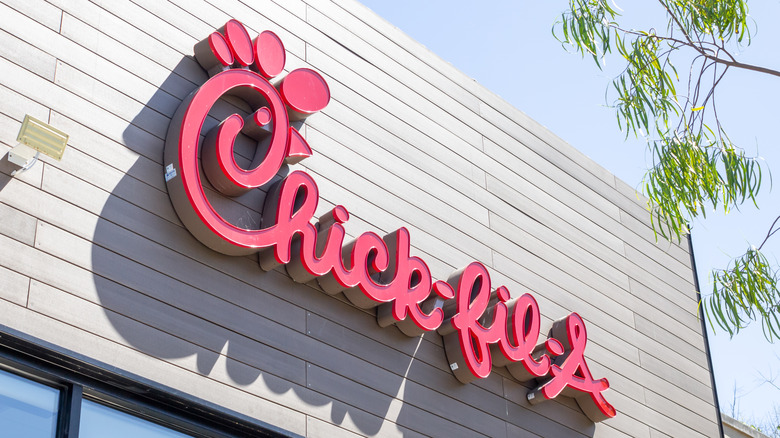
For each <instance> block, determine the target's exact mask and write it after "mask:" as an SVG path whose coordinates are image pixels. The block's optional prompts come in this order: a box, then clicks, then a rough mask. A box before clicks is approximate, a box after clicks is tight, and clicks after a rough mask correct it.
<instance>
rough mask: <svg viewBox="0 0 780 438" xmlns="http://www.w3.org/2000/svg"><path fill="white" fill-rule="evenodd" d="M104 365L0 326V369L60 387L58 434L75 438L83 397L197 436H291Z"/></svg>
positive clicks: (280, 430) (273, 437)
mask: <svg viewBox="0 0 780 438" xmlns="http://www.w3.org/2000/svg"><path fill="white" fill-rule="evenodd" d="M106 368H107V367H99V366H96V365H94V364H91V363H88V362H86V361H85V360H83V359H79V358H75V357H72V356H69V355H65V354H62V353H59V352H56V351H54V350H52V349H49V348H45V347H42V346H40V345H39V344H37V343H35V342H32V341H29V340H26V339H23V338H21V337H18V336H14V335H10V334H7V333H5V332H3V331H0V369H2V370H4V371H7V372H10V373H13V374H16V375H18V376H21V377H23V378H26V379H29V380H31V381H34V382H38V383H41V384H44V385H47V386H50V387H53V388H56V389H59V390H60V399H59V412H58V415H57V433H56V434H55V436H56V437H57V438H78V430H79V423H80V419H81V402H82V400H84V399H87V400H91V401H93V402H96V403H99V404H102V405H105V406H108V407H110V408H112V409H116V410H118V411H121V412H124V413H127V414H130V415H133V416H136V417H139V418H141V419H143V420H146V421H150V422H152V423H156V424H159V425H161V426H164V427H167V428H170V429H172V430H175V431H179V432H182V433H185V434H189V435H192V436H193V437H198V438H200V437H203V438H212V437H213V438H220V437H237V438H240V437H253V438H254V437H267V438H278V437H291V436H293V435H290V434H289V432H286V431H284V430H282V429H279V428H277V427H274V426H272V425H269V424H265V423H258V422H257V421H256V420H255V421H252V420H251V419H247V418H243V417H240V416H237V415H231V414H230V413H227V412H224V411H221V410H219V409H218V408H214V407H210V406H207V405H206V404H204V403H201V402H197V401H193V400H192V399H189V398H185V397H182V396H179V395H176V394H173V392H172V391H166V390H164V389H161V388H159V387H156V386H152V385H151V384H148V383H144V382H143V379H141V378H129V377H127V376H122V375H119V374H117V373H115V372H111V371H108V370H107V369H106ZM204 378H205V377H204Z"/></svg>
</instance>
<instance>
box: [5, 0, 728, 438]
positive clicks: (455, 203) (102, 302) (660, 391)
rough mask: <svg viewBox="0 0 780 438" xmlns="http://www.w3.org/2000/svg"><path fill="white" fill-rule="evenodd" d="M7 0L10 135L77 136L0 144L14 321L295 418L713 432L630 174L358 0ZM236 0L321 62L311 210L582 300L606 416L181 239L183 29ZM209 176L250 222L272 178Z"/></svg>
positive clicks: (480, 431)
mask: <svg viewBox="0 0 780 438" xmlns="http://www.w3.org/2000/svg"><path fill="white" fill-rule="evenodd" d="M1 3H2V4H0V147H2V150H1V151H0V153H5V152H7V151H8V150H9V149H10V148H11V147H12V146H14V145H15V144H16V134H17V132H18V130H19V126H20V123H21V121H22V119H23V118H24V115H25V114H30V115H32V116H34V117H36V118H38V119H41V120H43V121H47V122H48V123H50V124H51V125H53V126H55V127H56V128H58V129H61V130H63V131H65V132H66V133H68V134H69V135H70V140H69V146H68V148H67V150H66V151H65V154H64V157H63V158H62V161H59V162H57V161H54V160H52V159H49V158H47V157H43V158H42V163H39V164H37V165H35V166H34V167H33V168H32V169H31V170H29V171H27V172H24V173H21V174H18V175H16V176H15V177H11V176H10V173H11V171H12V170H14V169H15V167H13V166H12V165H11V164H9V163H8V161H7V159H5V158H4V159H3V161H2V162H0V171H2V174H0V218H1V219H0V234H2V235H0V285H2V286H1V287H0V298H2V299H1V300H0V331H2V332H4V333H8V334H12V335H15V336H19V337H22V338H24V339H28V340H30V341H32V342H34V343H36V344H39V345H41V346H43V347H45V348H49V349H52V350H54V351H57V352H60V353H63V354H65V355H68V356H71V357H73V358H75V359H77V360H80V361H84V362H86V363H90V364H95V365H98V366H100V367H103V368H105V369H107V370H110V371H112V372H116V373H119V374H122V375H125V376H129V377H132V378H134V379H137V380H139V381H142V382H144V383H145V384H149V385H152V386H154V387H156V388H161V389H164V390H167V391H170V392H173V393H176V394H178V395H181V396H183V397H185V398H188V399H191V400H193V401H197V402H199V403H205V404H207V405H209V406H213V407H215V409H217V410H219V411H224V412H228V413H231V414H233V415H237V416H238V417H241V418H245V419H247V420H248V421H253V422H260V423H265V424H270V425H273V426H275V427H278V428H280V429H282V430H284V431H286V432H288V433H291V434H299V435H305V436H335V435H338V436H350V435H352V434H354V435H382V436H396V435H403V436H426V435H428V436H479V435H485V436H491V437H503V436H522V437H526V436H540V437H569V436H571V437H583V436H587V437H617V436H636V437H648V438H649V437H653V438H656V437H663V436H673V437H682V436H685V437H687V436H690V437H712V436H716V435H717V434H718V425H717V418H716V410H715V408H714V406H713V403H714V402H713V392H712V388H711V378H710V370H709V368H708V364H707V357H706V353H705V345H704V341H703V338H702V333H701V324H700V321H699V320H698V318H697V302H696V292H695V290H694V284H693V274H692V272H691V262H690V256H689V248H688V245H687V242H686V241H685V240H683V241H682V242H681V243H668V242H665V241H661V242H659V243H656V241H655V238H654V234H653V231H652V229H651V228H650V226H649V219H648V214H647V211H646V210H645V208H644V201H643V200H642V199H638V198H637V196H636V194H635V192H634V190H633V188H631V187H629V186H627V185H626V184H625V183H623V182H621V181H619V180H617V179H616V178H615V177H614V176H613V175H611V174H610V173H609V172H607V171H606V170H604V169H603V168H601V167H600V166H599V165H598V164H596V163H594V162H592V161H591V160H590V159H588V158H587V157H585V156H584V155H583V154H581V153H579V152H578V151H576V150H575V149H573V148H572V147H571V146H569V145H568V144H566V143H564V142H563V141H562V140H560V139H559V138H557V137H556V136H555V135H554V134H553V133H551V132H549V131H547V130H546V129H545V128H544V127H542V126H540V125H539V124H538V123H536V122H534V121H533V120H531V119H530V118H528V117H527V116H526V115H524V114H523V113H522V112H521V111H519V110H517V109H515V108H513V107H511V106H510V105H509V104H507V103H506V102H504V101H503V100H501V99H500V98H499V97H497V96H496V95H494V94H492V93H491V92H490V91H488V90H486V89H484V88H483V87H481V86H480V85H478V84H476V83H475V82H474V81H472V80H471V79H469V78H467V77H466V76H465V75H463V74H462V73H460V72H458V71H456V70H455V69H454V68H453V67H452V66H450V65H449V64H447V63H446V62H444V61H442V60H441V59H439V58H437V57H436V56H435V55H433V54H432V53H430V52H429V51H427V50H426V49H425V48H423V47H422V46H421V45H419V44H418V43H416V42H414V41H412V40H410V39H409V38H408V37H407V36H405V35H404V34H403V33H401V32H400V31H399V30H398V29H395V28H393V27H392V26H390V25H389V24H388V23H386V22H384V21H383V20H381V19H380V18H378V17H377V16H375V15H374V14H373V13H372V12H371V11H369V10H368V9H366V8H365V7H363V6H362V5H360V4H358V3H356V2H354V1H351V0H333V1H331V0H321V1H316V2H315V1H309V2H306V1H300V0H276V1H268V0H265V1H238V0H222V1H216V0H208V1H207V0H187V1H184V0H170V1H161V0H134V1H133V2H130V1H101V0H94V1H92V2H88V1H84V0H48V1H45V2H44V1H42V0H37V1H28V0H2V2H1ZM231 18H235V19H238V20H240V21H241V22H243V23H244V24H245V25H246V26H247V28H249V30H250V34H251V35H252V36H254V35H257V34H258V33H259V32H261V31H263V30H266V29H268V30H272V31H274V32H276V33H277V34H278V35H279V36H280V37H281V39H282V41H283V42H284V44H285V47H286V49H287V65H286V71H288V72H289V71H291V70H293V69H295V68H298V67H310V68H312V69H314V70H316V71H318V72H320V73H321V74H322V75H323V76H324V77H325V78H326V80H327V83H328V85H329V86H330V90H331V94H332V99H331V102H330V104H329V105H328V106H327V108H325V109H324V110H323V111H322V112H321V113H318V114H315V115H313V116H311V117H310V118H309V119H307V120H306V122H305V123H304V124H302V125H301V127H300V130H301V133H302V134H303V136H304V137H305V138H306V139H307V141H308V143H309V144H310V145H311V147H312V148H313V150H314V155H313V156H312V157H311V158H309V159H306V160H304V161H302V162H301V163H300V164H296V165H294V166H292V169H304V170H306V171H307V172H308V173H310V174H311V175H312V176H313V177H314V178H315V179H316V181H317V184H318V186H319V188H320V197H321V200H320V204H319V209H318V212H320V213H324V212H326V211H328V210H329V209H331V208H332V207H333V206H334V205H337V204H341V205H344V206H346V207H347V208H348V209H349V211H350V213H351V215H352V216H351V219H350V221H349V223H348V225H347V232H348V233H349V234H350V235H351V236H357V235H359V234H360V233H362V232H364V231H375V232H377V233H378V234H380V235H383V234H386V233H389V232H392V231H394V230H396V229H398V228H399V227H402V226H405V227H407V228H408V229H409V231H410V233H411V240H412V247H413V250H412V254H413V255H418V256H420V257H421V258H423V259H425V261H426V262H428V265H429V266H430V268H431V272H432V274H433V277H434V278H435V279H443V280H446V279H447V278H448V276H450V274H452V273H453V272H454V271H456V270H457V269H459V268H461V267H463V266H465V265H466V264H468V263H470V262H472V261H480V262H482V263H484V264H485V265H486V266H487V267H488V269H489V271H490V274H491V277H492V279H493V285H494V287H495V286H498V285H506V286H507V287H508V288H509V290H510V291H511V292H512V295H513V296H519V295H521V294H523V293H526V292H529V293H531V294H533V295H534V297H535V298H536V299H537V301H538V302H539V307H540V309H541V313H542V317H543V323H542V326H543V329H542V332H543V333H546V332H547V330H548V329H549V327H550V325H551V323H552V321H554V320H556V319H559V318H561V317H564V316H566V315H568V314H569V313H571V312H577V313H578V314H579V315H581V316H582V318H583V319H584V321H585V323H586V325H587V329H588V341H589V342H588V344H587V349H586V351H585V357H586V359H587V360H588V364H589V365H590V369H591V371H592V372H593V375H594V377H596V378H600V377H606V378H608V379H609V382H610V386H611V389H610V390H609V391H607V392H606V393H605V396H606V398H607V400H608V401H609V402H610V403H612V404H613V405H614V406H615V408H616V409H617V411H618V414H617V416H616V417H615V418H612V419H609V420H606V421H603V422H600V423H593V422H591V421H590V420H588V418H587V417H586V416H585V415H584V414H583V413H582V411H581V410H580V409H579V407H578V406H577V404H576V403H575V402H574V400H573V399H570V398H565V397H558V398H557V399H555V400H551V401H548V402H545V403H541V404H538V405H535V406H531V405H529V403H528V402H527V401H526V398H525V394H526V392H527V390H528V388H530V386H531V385H527V384H526V385H523V384H520V383H519V382H517V381H516V380H514V379H513V378H512V377H511V376H510V375H509V374H508V373H507V371H506V370H505V369H502V368H494V370H493V372H492V373H491V375H490V376H489V377H488V378H486V379H483V380H481V381H478V382H474V383H471V384H465V385H464V384H461V383H459V382H458V381H457V380H456V379H455V378H454V377H453V375H452V373H451V372H450V370H449V367H448V362H447V358H446V355H445V353H444V349H443V343H442V338H441V336H439V335H437V334H436V333H433V332H432V333H427V334H425V335H424V336H422V337H420V338H409V337H406V336H405V335H403V334H401V333H400V332H399V331H398V330H397V329H396V328H394V327H389V328H381V327H379V326H378V325H377V323H376V319H375V316H374V313H373V311H365V310H360V309H358V308H356V307H354V306H353V305H351V304H349V302H348V301H347V300H346V299H345V298H344V297H343V296H342V295H337V296H336V297H330V296H327V295H325V294H323V293H322V292H320V291H319V290H318V289H317V287H316V286H315V285H313V284H306V285H302V284H297V283H294V282H293V281H292V280H291V279H290V278H289V277H288V276H287V275H286V273H285V272H284V269H283V268H282V269H277V270H274V271H271V272H263V271H262V270H260V268H259V267H258V264H257V257H256V256H247V257H230V256H225V255H222V254H218V253H216V252H214V251H212V250H210V249H209V248H207V247H205V246H204V245H202V244H201V243H199V242H198V241H197V240H195V239H194V238H193V237H192V235H191V234H190V233H189V232H188V231H187V230H186V229H185V228H184V227H183V226H182V224H181V222H180V221H179V219H178V217H177V215H176V213H175V212H174V210H173V207H172V206H171V203H170V200H169V198H168V195H167V191H166V184H165V180H164V163H163V144H164V139H165V136H166V132H167V129H168V124H169V122H170V119H171V117H172V116H173V114H174V112H175V111H176V109H177V107H178V106H179V104H180V102H181V101H182V99H184V98H185V97H186V96H187V95H188V94H189V93H190V92H191V91H193V90H194V89H196V88H197V87H198V86H200V85H201V84H203V82H205V80H206V79H207V75H206V73H205V72H204V71H203V70H202V69H201V67H200V66H199V65H198V64H197V62H196V61H195V60H194V58H193V46H194V44H195V43H197V42H198V41H200V40H202V39H204V38H205V37H207V36H208V35H209V34H211V33H212V32H213V31H214V30H215V29H217V28H219V27H220V26H222V25H223V24H224V23H225V22H226V21H227V20H229V19H231ZM230 104H231V102H228V103H227V104H226V105H225V107H224V108H217V109H216V110H215V114H214V115H215V116H219V115H226V114H229V111H232V109H231V107H230ZM232 104H234V105H236V106H237V107H238V108H239V109H241V103H240V102H232ZM208 123H209V124H210V125H213V124H215V123H216V119H214V120H210V121H209V122H208ZM238 153H239V155H240V156H239V161H241V160H245V161H246V160H248V157H249V153H250V151H249V150H247V149H246V148H242V147H239V150H238ZM210 196H211V198H212V200H213V202H214V203H215V204H219V206H220V208H222V209H223V211H225V212H226V215H227V216H231V215H232V216H231V217H232V220H234V221H235V222H236V223H238V224H244V225H247V226H250V227H251V226H259V218H260V211H259V210H260V208H259V207H258V206H260V205H262V200H263V198H264V197H265V192H264V191H263V190H254V191H252V192H251V193H249V194H247V195H244V196H242V197H241V198H238V199H234V200H225V199H221V198H219V197H218V196H216V195H214V194H212V195H210ZM247 211H249V213H247Z"/></svg>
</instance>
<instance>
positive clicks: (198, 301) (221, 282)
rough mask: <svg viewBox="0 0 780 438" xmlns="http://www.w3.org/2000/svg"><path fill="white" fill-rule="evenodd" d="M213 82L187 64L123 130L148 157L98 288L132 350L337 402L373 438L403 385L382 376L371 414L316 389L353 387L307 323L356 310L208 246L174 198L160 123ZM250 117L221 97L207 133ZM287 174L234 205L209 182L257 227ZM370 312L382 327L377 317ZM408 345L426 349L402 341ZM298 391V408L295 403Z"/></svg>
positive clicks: (341, 417)
mask: <svg viewBox="0 0 780 438" xmlns="http://www.w3.org/2000/svg"><path fill="white" fill-rule="evenodd" d="M207 79H208V77H207V75H206V73H205V72H204V71H203V70H202V69H201V68H200V66H199V65H198V64H197V61H195V60H194V59H193V58H191V57H185V58H183V59H182V60H181V61H180V62H179V63H178V65H177V66H176V68H174V70H173V71H172V72H171V74H170V75H169V77H168V78H167V79H166V80H165V82H164V83H163V84H162V86H161V87H160V89H159V90H158V91H157V92H156V93H155V94H154V95H153V96H152V97H151V98H150V99H149V101H148V102H146V104H145V106H144V107H143V109H142V111H141V112H139V113H138V114H137V115H136V116H135V117H134V119H133V120H132V122H131V123H130V124H129V125H128V127H127V129H126V130H125V132H124V133H123V140H124V143H125V146H126V147H127V148H129V149H130V150H132V151H133V152H135V153H137V154H139V158H138V160H137V161H136V163H135V164H134V165H133V166H132V168H130V169H129V170H128V171H127V172H126V174H125V176H124V177H122V179H121V180H120V182H119V183H118V184H117V185H116V187H115V188H114V190H113V191H112V193H111V196H109V198H108V201H107V202H106V203H105V205H104V207H103V209H102V211H101V214H100V218H99V220H98V224H97V226H96V229H95V235H94V245H93V250H92V262H93V270H94V274H95V275H94V279H95V280H94V281H95V286H96V289H97V292H98V296H99V299H100V302H101V305H102V306H103V308H104V310H105V314H106V316H107V318H108V320H109V321H110V323H111V325H112V326H113V328H114V329H115V330H116V331H117V332H118V333H119V334H120V335H121V337H122V338H123V339H124V341H125V342H126V343H127V344H128V345H129V346H130V347H132V348H134V349H137V350H139V351H141V352H142V353H144V354H147V355H150V356H153V357H155V358H159V359H163V360H165V361H167V362H169V363H171V364H173V365H175V366H177V367H181V368H183V369H184V370H185V371H183V372H196V373H199V374H201V375H203V376H207V377H209V378H211V379H214V380H216V381H219V382H220V383H223V384H226V385H229V386H235V387H238V388H240V389H241V390H244V391H248V392H250V393H252V394H253V395H257V396H259V397H262V398H266V399H269V400H272V401H275V402H279V403H282V404H292V405H295V404H296V403H303V404H306V405H310V406H318V407H327V406H328V405H330V416H331V421H333V422H334V423H336V424H340V423H342V422H344V421H345V417H346V416H347V415H349V417H350V419H351V422H352V423H353V424H354V425H355V427H357V428H358V429H359V431H360V432H361V433H364V434H367V435H371V434H375V433H377V432H378V431H379V430H380V428H381V427H382V425H383V420H384V418H385V416H386V414H387V411H388V409H389V408H390V404H391V402H392V400H393V396H395V395H396V394H397V393H398V390H399V389H400V388H401V387H402V384H403V381H404V377H402V376H399V375H395V374H392V373H383V374H382V376H383V381H382V385H381V386H382V388H383V390H384V391H386V392H387V394H381V393H376V399H375V400H371V401H370V405H371V408H370V409H368V410H366V409H365V407H364V409H361V408H359V407H355V406H352V405H350V404H349V403H347V402H341V401H336V400H334V399H333V398H331V397H330V396H328V395H325V393H326V392H327V390H326V389H323V392H318V391H317V390H313V389H310V388H309V386H311V385H309V382H307V368H310V367H315V368H316V369H318V370H320V371H321V372H322V373H325V374H326V375H327V377H329V378H333V379H336V380H346V379H347V376H349V375H350V370H349V369H347V368H339V367H338V364H337V363H336V364H335V365H334V363H335V362H338V358H337V357H336V358H328V359H322V360H321V359H319V358H318V357H317V355H318V353H320V352H322V353H323V354H327V351H328V350H329V347H325V346H324V345H323V341H322V340H318V339H317V338H315V337H312V336H309V334H308V333H307V330H306V328H307V324H308V323H309V321H311V320H312V319H314V320H319V319H318V318H317V317H316V316H314V317H312V315H311V314H309V315H307V311H306V309H316V308H318V306H319V305H320V304H322V305H323V306H325V307H326V308H328V307H330V308H332V307H333V306H334V304H333V302H336V304H335V305H336V306H349V305H348V304H346V303H343V302H340V301H339V300H337V299H334V298H332V297H328V296H325V295H324V294H322V293H321V292H319V291H317V290H315V289H314V288H312V287H310V286H307V285H301V284H297V283H294V282H293V281H292V280H291V279H290V278H289V277H288V276H287V275H286V274H285V273H284V268H280V269H278V270H274V271H271V272H264V271H262V270H261V269H260V267H259V266H258V260H257V256H256V255H251V256H241V257H234V256H226V255H223V254H219V253H217V252H215V251H213V250H211V249H209V248H207V247H206V246H204V245H203V244H202V243H200V242H199V241H198V240H196V239H195V238H194V237H193V236H192V235H191V234H190V233H189V231H187V229H186V228H184V227H183V225H182V223H181V221H180V220H179V218H178V217H177V215H176V212H175V211H174V209H173V207H172V205H171V202H170V200H169V199H168V194H167V191H166V184H165V180H164V173H165V172H164V166H163V148H164V142H165V140H164V139H165V132H164V130H163V129H162V127H165V126H167V124H168V123H169V121H170V119H171V118H172V117H173V115H174V113H175V111H176V109H177V108H178V106H179V104H180V103H181V101H182V99H183V98H185V97H186V96H187V94H189V92H191V91H192V90H195V89H196V88H197V87H198V86H199V85H201V84H202V83H203V82H205V81H206V80H207ZM248 110H249V108H247V107H246V105H245V104H243V103H242V102H241V101H240V100H237V99H233V98H231V97H229V96H228V97H226V98H223V99H221V100H220V102H219V103H218V104H217V105H215V106H214V108H213V110H212V111H211V112H210V113H209V114H210V115H209V119H208V120H207V122H206V124H205V125H204V132H206V131H207V130H208V129H209V128H211V127H213V126H214V125H216V124H217V123H218V120H222V119H224V118H225V117H226V116H228V115H229V114H231V113H233V112H238V113H242V112H243V113H244V114H246V113H247V111H248ZM293 126H295V125H293ZM298 126H300V125H298ZM254 147H255V144H253V141H252V139H250V138H248V137H247V138H241V139H240V141H238V142H237V145H236V154H235V158H236V160H237V162H238V163H239V164H240V165H248V164H249V160H250V159H251V155H250V154H251V153H253V152H252V151H251V150H250V149H252V148H254ZM288 172H289V167H288V166H284V167H283V168H282V169H281V170H280V171H279V172H278V174H277V175H276V176H275V178H274V180H273V181H271V182H270V183H269V184H267V185H265V186H263V187H261V188H259V189H254V190H252V191H250V192H249V193H246V194H244V195H242V196H239V197H236V198H226V197H224V196H221V195H219V194H217V192H216V191H215V190H213V188H212V187H211V186H210V185H209V183H208V180H207V179H206V178H203V181H204V187H205V189H206V194H207V197H208V199H209V201H211V202H212V204H213V205H214V206H215V207H216V209H217V210H219V212H220V214H222V215H223V217H225V218H226V219H227V220H229V221H230V222H231V223H233V224H235V225H237V226H240V227H246V228H259V227H260V226H261V211H262V205H263V202H264V199H265V196H266V191H267V188H268V187H269V186H271V185H273V183H274V182H275V181H278V180H279V179H281V178H283V177H284V176H285V175H286V174H287V173H288ZM352 310H354V311H355V312H358V313H360V312H359V311H358V310H357V309H352ZM363 316H365V317H366V319H367V320H370V321H373V325H374V326H375V330H376V331H378V332H380V331H382V329H381V328H380V327H378V326H376V323H375V319H373V318H369V317H368V316H367V315H363ZM339 329H343V327H340V328H339ZM391 336H394V335H391ZM398 338H399V339H401V340H402V341H405V342H406V343H409V342H416V341H412V340H410V339H408V338H406V339H403V338H404V337H403V335H400V334H398ZM336 351H337V350H336ZM339 354H341V355H343V356H347V354H346V353H339ZM408 360H409V361H410V363H405V364H397V365H399V366H403V367H405V368H409V367H410V366H412V364H411V362H414V360H415V359H414V358H413V357H410V358H408ZM442 360H443V359H442ZM334 361H335V362H334ZM172 378H175V377H172ZM160 379H161V380H162V381H165V377H160ZM290 393H292V394H294V395H295V397H296V398H297V399H298V400H299V402H296V401H291V400H290V399H289V398H288V394H290ZM282 399H283V400H282ZM309 410H311V409H309ZM253 421H256V420H253ZM385 427H386V426H385Z"/></svg>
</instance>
